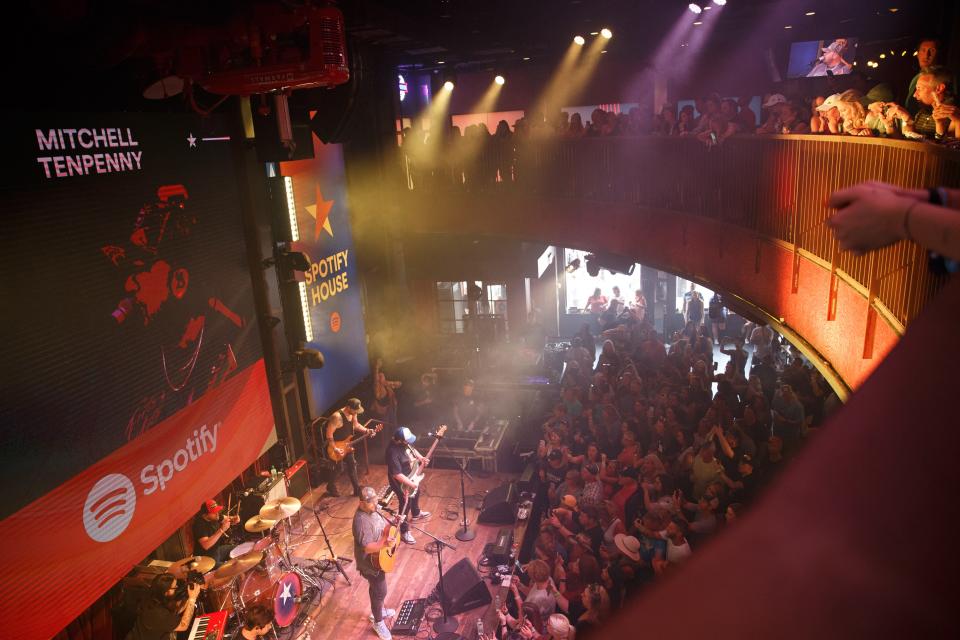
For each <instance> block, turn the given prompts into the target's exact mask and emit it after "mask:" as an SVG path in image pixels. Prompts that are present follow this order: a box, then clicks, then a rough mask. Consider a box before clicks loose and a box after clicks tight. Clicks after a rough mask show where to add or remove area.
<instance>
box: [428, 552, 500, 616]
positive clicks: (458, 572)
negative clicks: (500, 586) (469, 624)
mask: <svg viewBox="0 0 960 640" xmlns="http://www.w3.org/2000/svg"><path fill="white" fill-rule="evenodd" d="M439 591H440V585H439V584H437V592H438V593H439ZM443 592H444V605H445V606H446V608H447V615H448V616H455V615H457V614H459V613H463V612H464V611H470V610H471V609H476V608H477V607H482V606H484V605H488V604H490V602H491V601H492V598H491V597H490V590H489V589H488V588H487V585H486V583H484V581H483V578H481V577H480V574H479V573H477V569H476V567H474V566H473V562H471V561H470V560H469V559H468V558H461V559H460V562H458V563H457V564H455V565H453V566H452V567H450V568H449V569H447V570H446V572H444V574H443Z"/></svg>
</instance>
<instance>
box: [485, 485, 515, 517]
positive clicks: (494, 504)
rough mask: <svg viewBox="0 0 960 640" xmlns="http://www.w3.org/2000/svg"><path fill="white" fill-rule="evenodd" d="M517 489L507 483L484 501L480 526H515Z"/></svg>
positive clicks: (489, 494) (492, 492) (488, 495)
mask: <svg viewBox="0 0 960 640" xmlns="http://www.w3.org/2000/svg"><path fill="white" fill-rule="evenodd" d="M516 507H517V488H516V486H515V485H514V483H513V482H505V483H503V484H502V485H500V486H499V487H497V488H496V489H494V490H493V491H491V492H490V493H488V494H487V495H486V497H484V499H483V506H482V507H481V508H480V515H479V516H478V517H477V522H479V523H480V524H513V522H514V520H515V516H516V513H517V508H516Z"/></svg>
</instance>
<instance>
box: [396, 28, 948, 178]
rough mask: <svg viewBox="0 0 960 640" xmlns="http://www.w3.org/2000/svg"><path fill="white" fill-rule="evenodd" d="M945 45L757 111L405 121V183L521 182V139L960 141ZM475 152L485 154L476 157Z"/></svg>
mask: <svg viewBox="0 0 960 640" xmlns="http://www.w3.org/2000/svg"><path fill="white" fill-rule="evenodd" d="M942 50H943V46H942V43H941V42H940V41H939V40H937V39H934V38H924V39H922V40H921V41H920V42H919V43H918V45H917V56H916V60H917V64H918V67H919V69H918V72H917V74H916V75H915V76H914V77H913V79H912V80H911V82H910V84H909V86H908V87H905V88H904V91H902V92H899V91H896V90H895V89H894V88H892V87H891V86H890V85H889V84H887V83H883V82H881V83H878V84H874V85H873V86H870V83H869V82H868V80H867V79H866V78H865V77H864V76H863V75H861V74H858V73H850V74H846V75H838V76H834V77H832V78H830V80H829V85H828V86H829V87H830V88H831V90H833V91H835V92H834V93H829V94H828V95H801V93H800V92H801V91H802V89H800V87H803V86H804V85H801V84H797V85H784V86H791V87H795V88H796V91H795V92H793V91H788V90H786V89H781V90H780V91H782V92H773V93H768V94H766V95H764V96H763V97H762V99H761V101H760V105H761V106H760V113H757V112H756V111H755V110H754V108H753V107H752V106H751V101H752V98H751V97H750V96H743V97H740V98H723V97H721V96H720V95H719V94H717V93H710V94H707V95H704V96H701V97H699V98H697V99H696V100H695V101H694V104H692V105H691V104H687V105H684V106H683V107H682V108H680V109H679V111H678V110H677V105H675V104H670V103H668V104H665V105H663V106H662V108H661V109H660V112H659V113H657V114H655V115H654V116H653V120H652V122H650V121H649V118H647V117H646V116H644V115H643V113H642V112H641V110H640V109H639V108H632V109H630V110H629V111H628V112H626V113H614V112H610V111H605V110H603V109H600V108H596V109H594V110H593V111H592V113H591V115H590V119H589V120H588V121H587V122H584V121H583V117H582V116H581V115H580V113H579V112H573V113H572V114H571V113H567V112H566V111H562V110H555V111H553V112H552V113H543V112H540V111H528V112H527V113H525V114H524V116H523V117H521V118H520V119H518V120H517V121H516V122H515V123H514V125H513V128H512V130H511V127H510V124H509V123H508V122H507V121H506V120H501V121H500V122H499V123H498V125H497V127H496V130H495V131H494V132H493V133H492V134H491V133H490V131H489V129H488V127H487V125H486V124H484V123H482V122H481V123H478V124H471V125H469V126H467V127H465V128H464V130H463V131H462V132H461V130H460V128H459V127H457V126H454V125H451V126H449V127H448V128H446V129H444V130H443V131H440V132H439V133H438V134H434V133H430V132H426V131H423V130H422V129H419V128H418V129H417V130H414V129H413V128H412V127H406V128H405V129H404V130H403V132H402V136H401V137H402V142H401V144H402V147H403V152H404V157H405V159H406V162H407V170H408V176H410V178H411V180H413V181H416V180H415V176H416V174H417V173H420V174H421V175H420V176H419V177H420V178H423V177H425V176H426V174H428V173H429V174H431V175H434V174H436V173H437V172H438V171H440V172H441V173H443V172H444V171H447V170H451V171H453V173H454V175H453V176H452V180H453V182H455V183H463V184H466V185H467V186H473V185H478V184H486V183H490V182H511V181H516V180H518V179H519V174H520V173H521V171H520V169H519V167H520V165H522V164H523V163H522V162H521V161H520V157H519V156H520V155H521V154H520V152H519V151H518V144H520V143H522V142H523V141H526V140H548V139H549V140H556V139H579V138H596V137H611V136H641V135H659V136H678V137H691V138H694V139H696V140H699V141H701V142H702V143H703V144H704V145H706V146H707V147H712V146H716V145H720V144H722V143H723V142H724V141H725V140H727V139H728V138H730V137H731V136H734V135H738V134H739V135H746V134H751V135H752V134H758V135H764V134H823V135H831V134H836V135H855V136H879V137H886V138H899V139H907V140H917V141H932V142H939V143H941V144H945V145H948V146H960V141H958V138H960V110H958V108H957V106H956V105H955V104H954V99H955V95H954V92H955V91H956V75H955V73H954V72H953V71H952V70H950V69H948V68H946V67H944V66H942V65H941V59H942V58H943V53H942ZM817 86H821V87H822V85H817ZM809 87H810V89H811V90H812V89H813V85H809ZM898 94H900V95H899V96H898ZM898 97H899V98H900V99H898ZM478 149H484V150H485V151H486V153H484V154H481V156H482V157H479V158H477V157H476V156H477V153H476V151H477V150H478ZM434 177H438V178H440V179H441V180H445V178H447V177H450V176H436V175H434Z"/></svg>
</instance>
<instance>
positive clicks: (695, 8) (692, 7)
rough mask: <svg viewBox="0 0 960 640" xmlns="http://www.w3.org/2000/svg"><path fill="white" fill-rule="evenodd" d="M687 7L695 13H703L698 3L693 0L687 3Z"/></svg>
mask: <svg viewBox="0 0 960 640" xmlns="http://www.w3.org/2000/svg"><path fill="white" fill-rule="evenodd" d="M687 9H690V11H693V12H694V13H696V14H700V13H703V9H702V8H701V7H700V5H698V4H695V3H693V2H691V3H690V4H688V5H687Z"/></svg>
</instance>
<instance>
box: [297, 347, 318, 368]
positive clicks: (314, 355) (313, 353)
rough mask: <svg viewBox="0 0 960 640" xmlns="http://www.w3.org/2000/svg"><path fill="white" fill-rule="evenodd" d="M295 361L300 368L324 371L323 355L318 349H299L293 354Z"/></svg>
mask: <svg viewBox="0 0 960 640" xmlns="http://www.w3.org/2000/svg"><path fill="white" fill-rule="evenodd" d="M293 359H294V362H295V363H296V366H297V367H299V368H301V369H302V368H304V367H306V368H307V369H323V365H324V358H323V354H322V353H320V352H319V351H317V350H316V349H297V350H296V351H294V352H293Z"/></svg>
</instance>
